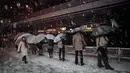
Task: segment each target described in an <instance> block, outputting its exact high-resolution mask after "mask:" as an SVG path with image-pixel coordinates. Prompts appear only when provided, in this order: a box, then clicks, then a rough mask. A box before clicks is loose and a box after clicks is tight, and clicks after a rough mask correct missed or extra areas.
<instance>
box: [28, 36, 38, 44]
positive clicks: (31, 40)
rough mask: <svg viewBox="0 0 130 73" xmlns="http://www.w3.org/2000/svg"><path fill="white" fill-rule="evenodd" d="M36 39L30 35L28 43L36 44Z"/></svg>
mask: <svg viewBox="0 0 130 73" xmlns="http://www.w3.org/2000/svg"><path fill="white" fill-rule="evenodd" d="M35 37H36V36H35V35H30V36H29V37H27V43H29V44H33V43H34V42H35Z"/></svg>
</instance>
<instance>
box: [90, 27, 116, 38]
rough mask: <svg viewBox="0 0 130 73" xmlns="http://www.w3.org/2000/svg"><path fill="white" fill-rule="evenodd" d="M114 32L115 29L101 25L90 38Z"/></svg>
mask: <svg viewBox="0 0 130 73" xmlns="http://www.w3.org/2000/svg"><path fill="white" fill-rule="evenodd" d="M114 31H115V29H114V28H112V27H111V26H107V25H103V26H99V27H97V28H95V29H94V30H93V31H92V36H100V35H106V34H109V33H111V32H114Z"/></svg>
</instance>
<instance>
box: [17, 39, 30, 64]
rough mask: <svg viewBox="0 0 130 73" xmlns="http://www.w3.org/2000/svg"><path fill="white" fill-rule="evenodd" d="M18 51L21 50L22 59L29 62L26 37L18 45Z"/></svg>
mask: <svg viewBox="0 0 130 73" xmlns="http://www.w3.org/2000/svg"><path fill="white" fill-rule="evenodd" d="M17 52H21V55H22V61H24V62H25V63H27V55H28V45H27V41H26V38H25V37H22V41H21V42H20V43H19V45H18V49H17Z"/></svg>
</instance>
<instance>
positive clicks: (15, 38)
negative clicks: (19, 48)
mask: <svg viewBox="0 0 130 73" xmlns="http://www.w3.org/2000/svg"><path fill="white" fill-rule="evenodd" d="M22 34H24V33H23V32H22V33H18V34H17V35H16V36H15V37H14V41H16V40H17V38H18V37H19V36H20V35H22Z"/></svg>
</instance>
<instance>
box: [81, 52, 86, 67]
mask: <svg viewBox="0 0 130 73" xmlns="http://www.w3.org/2000/svg"><path fill="white" fill-rule="evenodd" d="M80 63H81V66H82V65H85V64H84V62H83V52H82V51H80Z"/></svg>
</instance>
